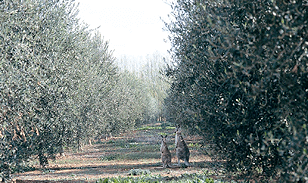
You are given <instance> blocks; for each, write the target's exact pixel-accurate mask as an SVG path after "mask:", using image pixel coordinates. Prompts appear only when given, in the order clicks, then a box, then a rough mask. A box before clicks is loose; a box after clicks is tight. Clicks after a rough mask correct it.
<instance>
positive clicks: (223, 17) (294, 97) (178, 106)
mask: <svg viewBox="0 0 308 183" xmlns="http://www.w3.org/2000/svg"><path fill="white" fill-rule="evenodd" d="M171 6H172V9H173V12H172V14H171V15H170V22H167V23H166V29H167V30H168V31H169V32H170V41H171V43H172V49H171V50H170V53H171V54H172V61H173V64H171V65H170V67H169V68H168V69H167V70H166V72H165V74H166V76H168V77H169V78H170V79H171V80H172V84H171V89H170V92H169V95H168V97H167V99H166V100H165V104H166V108H167V110H166V111H168V113H167V115H168V117H167V120H168V121H175V122H176V123H179V124H181V125H182V127H185V128H187V129H190V131H191V132H192V133H196V134H199V135H201V136H203V138H204V143H205V144H213V148H214V149H215V152H216V153H217V152H218V155H219V157H220V158H222V159H225V160H226V161H227V168H228V170H230V171H237V172H239V173H241V174H242V175H243V176H246V177H247V176H260V177H265V178H266V179H269V178H270V177H274V178H275V180H277V179H278V180H280V181H283V182H285V181H286V182H295V181H303V182H305V181H308V177H307V175H308V155H307V144H308V140H307V137H308V132H307V124H308V122H307V119H308V118H307V115H308V111H307V110H308V100H307V99H308V63H307V59H308V26H307V25H308V22H307V21H308V3H307V1H303V0H294V1H293V0H292V1H291V0H282V1H276V0H264V1H259V0H251V1H243V0H208V1H204V0H178V1H175V2H173V3H171Z"/></svg>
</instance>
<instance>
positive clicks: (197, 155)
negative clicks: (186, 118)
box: [12, 129, 217, 182]
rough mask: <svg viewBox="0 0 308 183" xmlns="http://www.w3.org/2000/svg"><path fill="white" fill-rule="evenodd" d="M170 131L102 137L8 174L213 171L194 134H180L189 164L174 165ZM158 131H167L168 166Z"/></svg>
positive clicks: (31, 178) (44, 178) (68, 176)
mask: <svg viewBox="0 0 308 183" xmlns="http://www.w3.org/2000/svg"><path fill="white" fill-rule="evenodd" d="M173 131H174V130H172V129H169V130H162V129H145V130H134V131H131V132H129V133H124V134H121V135H119V136H118V137H113V138H109V139H107V140H106V139H102V140H100V141H97V142H95V143H94V144H93V145H87V146H84V147H83V148H82V150H81V151H79V152H66V153H65V155H64V156H61V157H57V159H56V160H55V161H50V162H49V166H48V167H46V168H45V169H42V168H40V167H39V165H38V163H37V164H35V163H34V166H35V167H36V170H35V171H29V172H24V173H18V174H14V175H13V176H12V177H13V180H14V181H16V182H96V181H98V180H99V179H104V178H110V177H118V176H121V177H125V176H132V175H129V172H130V171H131V170H132V169H141V170H148V171H150V172H151V174H160V175H161V176H166V177H178V176H180V175H182V174H191V173H204V172H205V171H207V172H213V169H212V167H213V164H215V163H217V162H213V161H212V160H211V158H210V157H208V156H206V155H204V154H203V153H202V152H200V151H199V150H198V149H199V148H198V145H199V143H200V140H201V139H200V138H198V137H195V136H184V139H185V140H186V143H187V144H188V146H189V148H190V154H191V155H190V163H191V166H190V167H183V166H178V165H177V159H176V157H175V146H174V134H173V133H172V132H173ZM160 133H166V134H168V138H167V140H168V146H169V149H170V151H171V153H172V165H173V167H172V168H162V163H161V160H160V152H159V149H160ZM182 163H183V162H182ZM183 164H184V163H183ZM213 175H214V173H213Z"/></svg>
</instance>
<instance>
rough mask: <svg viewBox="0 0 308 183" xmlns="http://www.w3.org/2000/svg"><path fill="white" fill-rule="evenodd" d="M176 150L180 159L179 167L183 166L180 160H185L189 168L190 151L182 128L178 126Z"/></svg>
mask: <svg viewBox="0 0 308 183" xmlns="http://www.w3.org/2000/svg"><path fill="white" fill-rule="evenodd" d="M175 148H176V156H177V158H178V166H180V165H181V162H180V160H183V161H184V163H185V165H186V166H189V155H190V153H189V149H188V147H187V144H186V143H185V141H184V139H183V137H182V134H181V127H180V125H178V126H177V127H176V130H175Z"/></svg>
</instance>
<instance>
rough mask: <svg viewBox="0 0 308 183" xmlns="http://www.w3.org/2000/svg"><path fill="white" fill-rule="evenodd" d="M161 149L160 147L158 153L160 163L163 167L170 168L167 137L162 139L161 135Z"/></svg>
mask: <svg viewBox="0 0 308 183" xmlns="http://www.w3.org/2000/svg"><path fill="white" fill-rule="evenodd" d="M161 138H162V140H161V147H160V153H161V161H162V162H163V167H164V168H166V167H169V168H170V167H171V153H170V151H169V149H168V146H167V143H166V138H167V135H166V136H165V137H164V136H162V135H161Z"/></svg>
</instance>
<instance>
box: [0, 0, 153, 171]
mask: <svg viewBox="0 0 308 183" xmlns="http://www.w3.org/2000/svg"><path fill="white" fill-rule="evenodd" d="M0 9H1V11H0V21H1V25H0V142H1V143H0V151H1V154H0V170H1V171H0V172H1V176H2V177H8V176H7V175H8V174H10V172H12V171H18V170H22V166H24V162H27V160H28V159H29V158H30V157H34V158H38V159H39V161H40V164H41V165H42V166H46V165H48V159H50V158H51V159H54V158H55V157H56V154H57V153H62V152H63V149H64V148H65V147H67V146H70V147H78V148H79V147H80V146H81V145H82V144H84V143H86V142H88V140H89V139H94V138H96V137H99V136H101V135H105V134H106V133H118V132H121V131H125V130H129V129H132V128H133V127H134V126H135V123H136V122H137V121H142V120H143V119H144V118H145V117H144V116H145V113H146V112H144V109H145V107H144V105H145V104H146V103H147V102H144V101H145V100H146V97H145V96H144V93H145V92H144V89H143V87H142V85H141V84H140V81H139V79H137V78H136V77H134V76H132V75H130V74H127V73H120V72H119V71H118V68H117V67H116V66H115V64H114V58H113V56H112V52H110V51H109V47H108V46H109V44H108V42H106V41H104V40H103V39H102V37H101V36H100V34H99V33H97V32H94V31H91V30H88V28H87V25H84V24H82V23H80V22H79V19H78V18H77V17H76V16H77V14H78V9H77V6H76V4H75V3H74V1H73V0H64V1H60V0H55V1H48V0H42V1H35V0H26V1H21V0H17V1H1V2H0Z"/></svg>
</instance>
